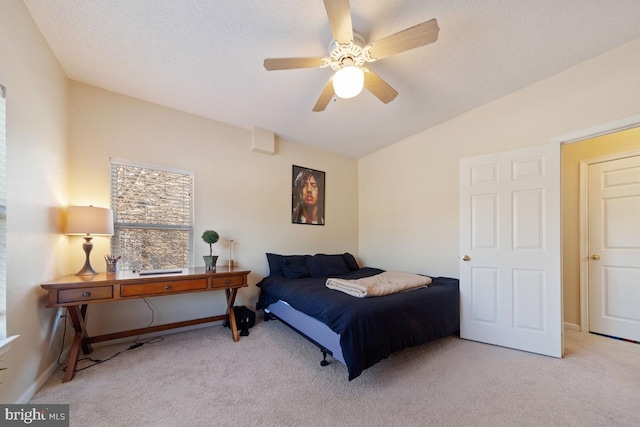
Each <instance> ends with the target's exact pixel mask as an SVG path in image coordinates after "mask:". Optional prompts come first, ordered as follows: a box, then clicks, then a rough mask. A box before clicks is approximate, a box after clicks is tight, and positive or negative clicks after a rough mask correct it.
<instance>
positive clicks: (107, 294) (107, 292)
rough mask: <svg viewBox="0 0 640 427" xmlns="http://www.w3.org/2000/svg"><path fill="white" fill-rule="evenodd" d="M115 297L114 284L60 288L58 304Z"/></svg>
mask: <svg viewBox="0 0 640 427" xmlns="http://www.w3.org/2000/svg"><path fill="white" fill-rule="evenodd" d="M111 298H113V287H112V286H96V287H94V288H81V289H59V290H58V304H63V303H68V302H82V301H95V300H99V299H111Z"/></svg>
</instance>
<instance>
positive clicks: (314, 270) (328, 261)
mask: <svg viewBox="0 0 640 427" xmlns="http://www.w3.org/2000/svg"><path fill="white" fill-rule="evenodd" d="M308 263H309V270H310V271H311V277H327V276H335V275H339V274H345V273H349V272H350V271H351V270H349V267H348V266H347V264H346V263H345V262H344V258H343V256H342V255H324V254H316V255H314V256H312V257H309V258H308Z"/></svg>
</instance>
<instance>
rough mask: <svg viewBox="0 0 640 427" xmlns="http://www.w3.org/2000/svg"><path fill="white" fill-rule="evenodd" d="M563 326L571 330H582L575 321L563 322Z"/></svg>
mask: <svg viewBox="0 0 640 427" xmlns="http://www.w3.org/2000/svg"><path fill="white" fill-rule="evenodd" d="M564 328H565V329H569V330H571V331H578V332H580V331H581V330H582V328H581V327H580V325H576V324H575V323H568V322H564Z"/></svg>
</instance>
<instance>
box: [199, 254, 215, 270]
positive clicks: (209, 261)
mask: <svg viewBox="0 0 640 427" xmlns="http://www.w3.org/2000/svg"><path fill="white" fill-rule="evenodd" d="M202 258H204V266H205V267H206V268H207V271H210V270H215V269H216V262H217V261H218V256H217V255H213V256H212V255H204V256H203V257H202Z"/></svg>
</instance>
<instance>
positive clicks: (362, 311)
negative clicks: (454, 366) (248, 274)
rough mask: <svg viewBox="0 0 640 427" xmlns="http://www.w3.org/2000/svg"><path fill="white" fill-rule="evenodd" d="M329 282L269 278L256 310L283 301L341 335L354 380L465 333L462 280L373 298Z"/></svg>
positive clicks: (360, 273)
mask: <svg viewBox="0 0 640 427" xmlns="http://www.w3.org/2000/svg"><path fill="white" fill-rule="evenodd" d="M382 271H383V270H380V269H377V268H370V267H366V268H361V269H360V270H357V271H353V272H351V273H348V274H342V275H340V276H337V277H341V278H344V279H359V278H362V277H368V276H372V275H374V274H378V273H381V272H382ZM325 281H326V278H312V277H306V278H302V279H286V278H284V277H282V276H268V277H265V278H264V279H263V280H262V281H261V282H260V283H258V287H260V297H259V300H258V304H257V308H258V309H264V308H266V307H267V306H269V304H271V303H274V302H276V301H278V300H283V301H286V302H287V303H289V304H290V305H291V306H292V307H293V308H295V309H296V310H298V311H301V312H303V313H305V314H307V315H309V316H311V317H314V318H316V319H318V320H319V321H321V322H323V323H324V324H326V325H327V326H329V328H331V329H332V330H333V331H334V332H336V333H338V334H340V345H341V348H342V353H343V356H344V359H345V362H346V365H347V369H348V370H349V380H350V381H351V380H352V379H354V378H356V377H358V376H359V375H360V374H361V373H362V371H363V370H365V369H367V368H369V367H371V366H373V365H375V364H376V363H378V362H379V361H381V360H382V359H385V358H387V357H388V356H389V355H390V354H391V353H393V352H396V351H399V350H402V349H404V348H407V347H411V346H415V345H419V344H424V343H426V342H428V341H432V340H435V339H438V338H443V337H446V336H448V335H451V334H453V333H454V332H456V331H458V330H459V329H460V302H459V301H460V296H459V288H458V279H454V278H449V277H435V278H433V283H432V284H431V285H430V286H429V287H427V288H421V289H416V290H412V291H407V292H400V293H396V294H392V295H386V296H383V297H371V298H356V297H353V296H351V295H347V294H345V293H343V292H340V291H336V290H332V289H328V288H327V287H326V286H325Z"/></svg>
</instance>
